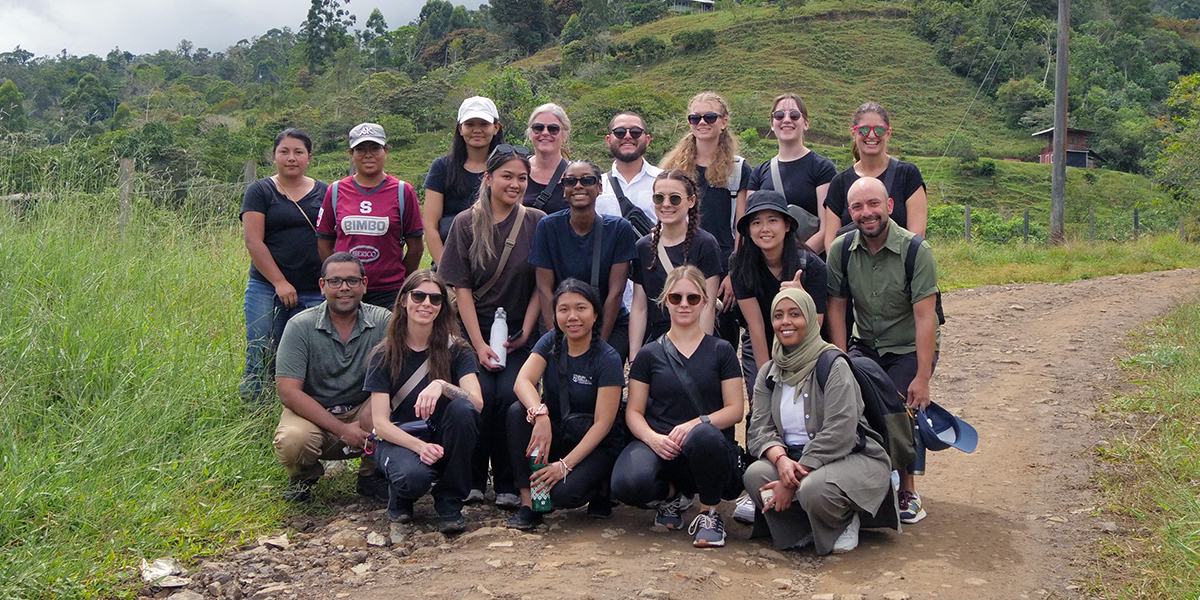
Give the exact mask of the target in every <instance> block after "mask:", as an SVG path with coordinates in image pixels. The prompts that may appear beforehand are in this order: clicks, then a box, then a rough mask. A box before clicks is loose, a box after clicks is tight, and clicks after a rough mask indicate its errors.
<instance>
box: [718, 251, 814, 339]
mask: <svg viewBox="0 0 1200 600" xmlns="http://www.w3.org/2000/svg"><path fill="white" fill-rule="evenodd" d="M798 250H799V264H800V266H799V267H798V268H800V269H803V270H804V272H803V273H801V274H800V283H801V285H803V286H804V291H805V292H808V295H809V296H812V299H813V304H815V305H816V306H817V314H818V315H823V314H825V300H826V297H827V296H828V294H829V291H828V289H827V287H826V285H827V281H828V277H829V275H828V273H827V272H826V270H825V261H823V260H821V258H820V257H818V256H817V255H816V254H813V252H812V250H809V249H808V247H806V246H800V247H799V248H798ZM795 274H796V272H795V271H792V272H791V273H786V272H785V273H782V274H781V276H782V277H783V279H779V278H778V277H775V275H774V274H773V273H771V270H770V269H768V268H767V267H766V265H765V264H760V265H759V268H758V273H757V276H756V277H755V278H754V279H755V281H757V282H758V285H757V286H756V287H754V288H746V287H745V286H743V285H742V283H741V282H740V281H739V278H737V277H734V278H733V295H734V297H736V298H737V299H738V300H745V299H747V298H754V299H756V300H758V309H759V310H760V311H762V318H763V329H764V330H765V331H766V334H767V348H770V347H771V343H772V342H774V341H775V329H774V328H772V327H771V303H772V302H774V301H775V296H776V295H777V294H778V293H779V284H780V283H782V282H783V281H791V279H792V277H793V276H795ZM809 326H810V327H811V326H813V325H809Z"/></svg>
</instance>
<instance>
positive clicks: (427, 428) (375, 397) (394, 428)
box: [363, 269, 483, 533]
mask: <svg viewBox="0 0 1200 600" xmlns="http://www.w3.org/2000/svg"><path fill="white" fill-rule="evenodd" d="M448 293H449V292H448V289H447V287H446V282H445V281H443V280H442V278H441V277H440V276H438V275H437V274H436V273H434V272H433V271H430V270H429V269H422V270H420V271H415V272H413V273H412V274H411V275H409V276H408V278H407V279H406V280H405V281H404V285H403V287H401V288H400V292H399V295H398V296H396V304H395V305H394V307H393V309H392V321H391V323H389V324H388V330H387V336H386V337H385V338H384V340H383V342H382V343H380V344H379V346H378V347H377V348H376V349H375V352H374V354H373V355H372V356H371V359H370V361H369V362H368V363H367V376H366V383H365V384H364V385H363V390H365V391H368V392H371V398H370V400H369V402H370V403H371V423H372V427H373V428H374V434H373V435H374V439H375V441H376V443H375V462H376V464H378V466H379V468H380V470H382V471H383V474H384V475H385V476H386V477H387V479H388V483H389V490H388V509H387V515H388V518H389V519H391V520H392V521H395V522H399V523H408V522H411V521H412V520H413V503H414V502H416V501H417V499H418V498H420V497H421V496H424V495H425V493H426V492H428V491H429V490H430V488H432V489H433V507H434V509H435V510H436V511H437V514H438V531H441V532H442V533H459V532H461V531H463V529H465V528H466V521H465V520H464V519H463V516H462V507H463V500H465V499H466V497H467V492H468V491H469V490H470V486H471V453H472V451H473V450H474V448H475V438H476V436H477V435H478V431H479V411H480V409H482V408H483V396H482V394H481V393H480V390H479V378H478V377H477V376H476V375H475V372H476V367H475V364H476V363H475V356H474V354H473V353H472V352H471V349H470V348H469V347H468V346H467V345H466V343H465V342H463V340H462V338H459V337H458V336H457V335H455V333H456V332H457V330H458V323H457V322H456V319H455V318H454V306H453V305H452V304H451V303H450V302H448V301H447V299H448V297H449V296H448ZM435 480H436V481H437V484H436V485H434V481H435Z"/></svg>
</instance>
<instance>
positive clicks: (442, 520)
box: [438, 513, 467, 535]
mask: <svg viewBox="0 0 1200 600" xmlns="http://www.w3.org/2000/svg"><path fill="white" fill-rule="evenodd" d="M466 530H467V520H466V519H464V518H463V516H462V513H458V514H456V515H451V516H448V517H438V531H440V532H442V533H444V534H446V535H453V534H456V533H462V532H464V531H466Z"/></svg>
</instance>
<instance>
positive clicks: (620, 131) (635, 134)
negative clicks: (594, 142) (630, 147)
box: [610, 127, 646, 140]
mask: <svg viewBox="0 0 1200 600" xmlns="http://www.w3.org/2000/svg"><path fill="white" fill-rule="evenodd" d="M610 133H612V134H613V137H615V138H617V139H618V140H619V139H622V138H624V137H625V134H626V133H628V134H629V137H631V138H633V139H635V140H636V139H638V138H640V137H642V134H643V133H646V130H645V129H642V128H641V127H614V128H613V130H612V131H611V132H610Z"/></svg>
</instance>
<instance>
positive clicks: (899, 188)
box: [825, 160, 925, 229]
mask: <svg viewBox="0 0 1200 600" xmlns="http://www.w3.org/2000/svg"><path fill="white" fill-rule="evenodd" d="M891 168H892V165H891V164H888V169H891ZM878 179H879V180H880V181H885V180H886V179H887V169H884V171H883V173H880V174H879V177H878ZM858 180H859V177H858V173H856V172H855V171H854V167H853V166H851V167H850V168H849V169H846V170H845V171H842V172H841V173H838V174H837V175H836V176H834V178H833V181H831V182H830V183H829V193H828V194H826V196H825V207H826V208H828V209H829V210H832V211H833V212H834V214H837V215H840V216H841V217H842V225H849V224H850V211H849V210H848V209H847V207H846V192H847V191H848V190H849V189H850V186H852V185H854V182H855V181H858ZM921 189H925V180H924V179H923V178H922V177H921V169H919V168H917V165H914V164H912V163H909V162H904V161H902V160H899V161H896V175H895V177H893V178H892V185H891V187H889V188H888V196H890V197H891V198H892V202H893V208H892V220H893V221H895V222H896V224H897V225H899V226H901V227H903V228H905V229H908V207H907V206H906V203H907V202H908V197H909V196H911V195H913V194H915V193H916V192H917V190H921Z"/></svg>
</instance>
